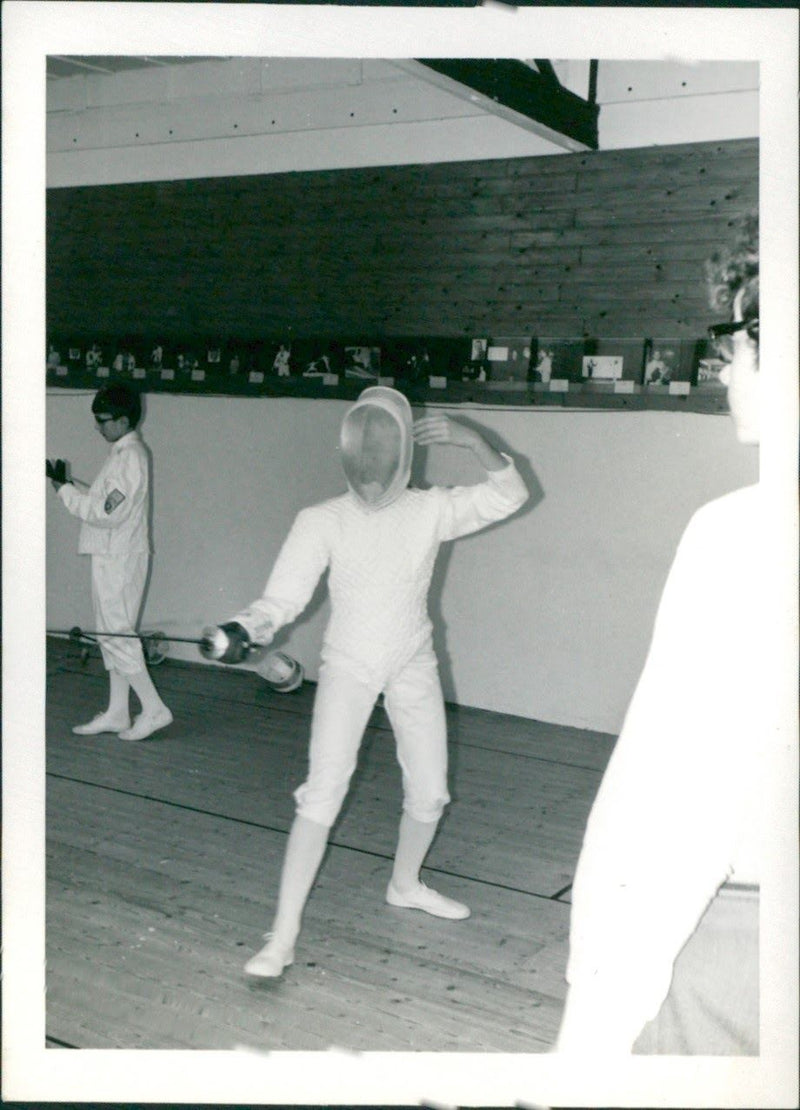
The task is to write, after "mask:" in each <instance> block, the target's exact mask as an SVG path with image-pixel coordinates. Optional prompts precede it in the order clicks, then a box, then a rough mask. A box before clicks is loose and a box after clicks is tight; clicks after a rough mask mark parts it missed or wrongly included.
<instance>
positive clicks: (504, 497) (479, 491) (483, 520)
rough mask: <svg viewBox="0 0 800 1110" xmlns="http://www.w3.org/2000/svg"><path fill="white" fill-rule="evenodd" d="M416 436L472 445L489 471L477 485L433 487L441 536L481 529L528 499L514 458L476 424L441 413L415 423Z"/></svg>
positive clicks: (421, 440) (426, 441) (427, 441)
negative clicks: (487, 437) (501, 449)
mask: <svg viewBox="0 0 800 1110" xmlns="http://www.w3.org/2000/svg"><path fill="white" fill-rule="evenodd" d="M414 440H415V442H416V443H418V444H419V445H420V446H428V445H429V444H434V443H438V444H443V445H451V446H453V447H466V448H469V450H471V451H472V453H473V454H474V455H475V456H476V457H477V459H478V461H479V462H480V463H481V464H482V466H483V467H484V468H485V469H486V471H487V478H486V481H484V482H480V483H478V484H477V485H474V486H456V487H454V488H451V489H443V488H440V489H437V490H433V491H431V492H432V493H434V494H435V495H437V496H438V497H439V498H440V500H441V502H442V504H441V510H440V520H441V524H440V532H439V538H440V539H441V540H454V539H457V538H458V537H459V536H466V535H469V533H470V532H478V531H480V529H481V528H485V527H487V525H489V524H494V523H496V522H497V521H499V520H504V519H505V517H507V516H510V515H511V514H512V513H515V512H516V511H517V509H519V508H520V507H521V506H522V505H524V504H525V502H526V501H527V500H528V497H529V493H528V489H527V486H526V485H525V483H524V482H523V480H522V478H521V477H520V474H519V471H518V470H517V468H516V466H515V465H514V460H513V459H512V458H511V456H510V455H506V454H505V453H504V452H502V451H496V450H495V449H494V447H492V446H491V444H489V443H487V441H486V440H485V439H484V438H483V436H482V435H481V434H480V432H478V431H477V430H476V429H475V428H470V427H468V426H467V425H465V424H461V423H459V422H458V421H457V420H450V419H449V418H448V417H447V416H445V415H444V414H441V413H437V414H436V415H435V416H424V417H422V418H421V419H420V420H417V421H416V422H415V423H414Z"/></svg>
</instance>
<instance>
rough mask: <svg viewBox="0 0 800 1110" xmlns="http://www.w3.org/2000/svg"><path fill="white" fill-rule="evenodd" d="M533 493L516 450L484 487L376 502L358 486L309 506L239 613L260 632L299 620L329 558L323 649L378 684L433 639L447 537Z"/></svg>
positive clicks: (472, 528)
mask: <svg viewBox="0 0 800 1110" xmlns="http://www.w3.org/2000/svg"><path fill="white" fill-rule="evenodd" d="M505 457H506V458H508V456H505ZM527 497H528V491H527V489H526V487H525V484H524V482H523V481H522V479H521V478H520V476H519V474H518V473H517V470H516V467H515V466H514V463H513V461H512V460H511V459H510V458H508V466H506V467H505V468H504V469H502V470H497V471H493V472H490V473H489V474H488V476H487V479H486V481H484V482H481V483H479V484H478V485H475V486H459V487H454V488H452V489H448V488H443V487H434V488H432V489H428V490H420V489H404V490H403V491H402V492H401V493H400V495H399V496H398V497H396V498H395V500H393V501H392V502H391V504H389V505H386V506H384V507H383V508H380V509H377V510H376V509H371V508H369V507H367V506H365V505H364V504H363V503H362V502H361V500H360V499H359V498H358V497H357V496H356V494H354V493H353V491H352V490H350V491H348V492H347V493H346V494H343V495H342V496H340V497H335V498H332V499H331V500H329V501H324V502H322V503H321V504H319V505H315V506H312V507H311V508H308V509H304V510H302V511H301V512H300V513H299V514H298V516H297V518H296V520H295V522H294V524H293V526H292V528H291V530H290V532H289V535H288V536H287V538H286V541H285V543H284V545H283V547H282V549H281V551H280V554H279V555H278V558H277V561H276V563H275V566H274V568H273V571H272V573H271V575H270V577H269V580H268V582H267V585H266V588H265V590H264V594H263V596H262V597H261V599H260V600H259V601H256V602H254V603H253V604H252V605H251V606H249V607H248V609H246V610H245V611H244V612H242V613H240V614H239V615H238V616H237V617H235V618H234V619H235V620H237V621H238V622H239V623H240V624H242V625H243V626H244V627H245V628H246V629H247V631H248V632H249V633H250V635H251V637H252V639H253V640H254V641H258V639H259V637H260V636H261V635H263V633H264V631H265V628H267V629H271V631H276V630H277V629H278V628H280V627H281V626H282V625H285V624H288V623H289V622H290V621H292V620H294V618H295V617H296V616H297V615H298V614H299V613H300V612H301V611H302V610H303V609H304V608H305V606H306V604H307V603H308V601H309V599H310V598H311V595H312V593H313V591H314V588H315V586H316V584H317V582H318V580H319V578H320V576H321V575H322V573H323V572H324V571H325V569H326V568H328V567H329V568H330V577H329V582H328V588H329V592H330V600H331V616H330V620H329V622H328V626H327V628H326V630H325V636H324V640H323V650H322V658H323V660H324V661H325V660H335V661H336V662H338V663H339V664H343V665H345V666H347V667H348V668H349V669H350V670H351V671H352V672H353V673H354V674H356V675H357V676H358V677H359V678H360V679H361V680H362V681H363V682H365V683H366V684H367V685H369V686H371V687H373V688H374V689H375V690H378V691H379V690H381V689H383V687H384V686H385V684H386V682H387V681H388V680H390V679H391V677H392V676H393V675H394V674H396V673H398V672H399V671H400V670H402V668H403V667H404V666H405V665H406V663H408V662H409V660H410V659H411V658H412V657H413V656H414V654H415V653H416V652H417V651H418V650H419V649H420V648H421V647H422V646H423V645H425V644H426V643H427V642H429V641H430V638H431V633H432V626H431V621H430V618H429V616H428V611H427V596H428V589H429V587H430V582H431V575H432V573H433V567H434V562H435V560H436V554H437V552H438V549H439V545H440V544H441V543H443V542H445V541H446V540H453V539H456V538H457V537H458V536H464V535H467V534H468V533H470V532H477V531H478V530H479V529H481V528H484V527H486V526H487V525H489V524H492V523H494V522H495V521H498V520H502V519H503V518H504V517H507V516H509V515H510V514H511V513H513V512H515V511H516V510H517V509H518V508H519V507H520V506H521V505H522V504H523V503H524V502H525V501H526V500H527Z"/></svg>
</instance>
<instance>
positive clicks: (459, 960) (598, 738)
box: [46, 638, 613, 1052]
mask: <svg viewBox="0 0 800 1110" xmlns="http://www.w3.org/2000/svg"><path fill="white" fill-rule="evenodd" d="M153 675H154V678H155V680H156V683H157V685H158V687H159V689H160V691H161V692H162V695H163V696H164V699H165V701H166V702H167V703H168V704H169V706H170V707H171V709H172V711H173V713H174V715H175V722H174V724H173V725H171V726H170V728H169V729H166V730H164V732H162V733H160V734H157V735H156V736H155V737H154V738H153V739H152V740H149V741H147V742H145V743H140V744H126V743H124V742H122V741H119V740H118V739H117V738H116V737H113V736H101V737H79V736H75V735H73V733H72V732H71V726H72V725H73V724H75V723H77V722H79V721H83V720H87V719H89V717H91V716H92V714H93V713H94V712H96V711H98V710H99V709H101V708H102V707H103V706H104V704H105V697H106V689H107V682H106V676H105V672H104V671H103V669H102V666H101V664H100V662H99V659H98V658H97V657H96V656H91V655H90V657H89V658H88V660H85V661H84V660H82V658H81V653H80V651H79V649H78V648H77V647H76V646H75V645H73V644H69V643H68V642H66V641H63V640H57V639H52V638H51V639H50V640H49V641H48V682H47V699H48V700H47V919H46V920H47V1027H46V1032H47V1038H48V1043H49V1044H51V1045H54V1046H64V1045H67V1046H73V1047H78V1048H150V1049H173V1048H200V1049H231V1048H235V1047H238V1046H243V1047H247V1048H257V1049H262V1050H264V1049H272V1050H281V1049H294V1050H318V1049H319V1050H321V1049H326V1048H329V1047H331V1046H337V1047H339V1048H343V1049H349V1050H361V1051H391V1050H402V1051H414V1050H426V1051H464V1052H486V1051H496V1052H538V1051H546V1050H547V1049H548V1048H549V1047H550V1045H551V1044H552V1042H553V1039H554V1036H555V1034H556V1031H557V1028H558V1022H559V1018H560V1014H561V1009H562V1006H563V1001H564V993H565V984H564V978H563V976H564V966H565V962H566V955H567V932H568V925H569V885H570V882H571V878H572V874H573V871H574V866H575V862H576V859H577V855H578V851H579V848H580V842H581V837H582V834H583V827H584V824H585V821H586V818H587V816H588V812H589V808H590V806H591V802H592V799H593V797H594V794H595V792H596V790H597V787H598V785H599V782H600V776H601V774H602V771H603V769H604V767H605V765H606V762H607V760H608V757H609V755H610V752H611V748H612V744H613V738H612V737H610V736H607V735H604V734H600V733H591V732H585V731H582V730H578V729H570V728H565V727H557V726H553V725H546V724H542V723H539V722H535V721H530V720H527V719H524V718H520V717H511V716H505V715H501V714H491V713H487V712H483V711H481V710H475V709H465V708H459V707H455V706H450V707H448V723H449V735H450V751H451V793H452V795H453V803H452V805H451V806H450V808H449V811H448V813H447V816H446V819H445V820H444V821H443V823H442V826H441V829H440V832H439V835H438V837H437V839H436V841H435V843H434V845H433V848H432V850H431V852H430V854H429V856H428V859H427V861H426V869H425V877H426V878H427V879H428V881H429V882H430V884H431V885H434V886H436V887H437V888H438V889H441V890H442V891H443V892H445V893H447V894H451V895H452V896H454V897H456V898H459V899H462V900H463V901H465V902H467V903H468V904H469V905H470V907H471V908H472V917H471V918H470V919H469V920H468V921H465V922H447V921H442V920H439V919H436V918H432V917H429V916H427V915H425V914H421V913H417V912H413V911H406V910H397V909H394V908H392V907H389V906H387V905H386V904H385V902H384V891H385V887H386V883H387V880H388V877H389V874H390V870H391V858H392V854H393V851H394V846H395V837H396V832H397V822H398V818H399V813H400V803H401V794H400V775H399V769H398V767H397V763H396V758H395V753H394V742H393V737H392V734H391V731H390V729H389V726H388V721H387V719H386V716H385V714H384V712H383V710H382V709H380V708H377V709H376V710H375V712H374V714H373V717H372V720H371V722H370V726H369V728H368V731H367V734H366V736H365V739H364V745H363V748H362V753H361V759H360V763H359V768H358V771H357V772H356V775H355V777H354V781H353V785H352V788H351V791H350V795H349V797H348V800H347V802H346V805H345V809H344V811H343V813H342V815H341V817H340V819H339V821H338V822H337V824H336V826H335V827H334V829H333V830H332V835H331V842H330V846H329V848H328V852H327V854H326V858H325V861H324V863H323V867H322V869H321V872H320V875H319V878H318V880H317V883H316V885H315V887H314V890H313V892H312V896H311V899H310V901H309V904H308V907H307V910H306V914H305V920H304V928H303V932H302V935H301V940H300V943H299V944H298V947H297V951H296V956H295V961H296V962H295V964H294V965H293V966H292V967H291V968H289V969H288V970H287V971H286V973H285V974H284V976H283V978H282V979H281V980H279V981H261V982H260V981H257V980H251V979H249V978H248V977H247V976H245V975H244V974H243V972H242V970H241V969H242V964H243V963H244V961H245V959H246V958H247V956H248V955H249V954H250V953H251V952H252V951H253V950H254V949H255V948H257V947H259V946H260V938H261V934H262V932H263V931H264V930H265V929H266V928H267V927H268V925H269V923H270V920H271V917H272V913H273V910H274V898H275V893H276V890H277V883H278V876H279V871H280V865H281V860H282V857H283V851H284V847H285V843H286V835H287V832H288V829H289V826H290V824H291V820H292V815H293V801H292V797H291V793H292V790H293V789H294V788H295V787H296V786H297V785H299V783H300V782H302V780H303V777H304V774H305V767H306V754H307V735H308V719H309V714H310V709H311V703H312V699H313V692H314V687H313V685H312V684H310V683H306V684H305V685H304V687H303V689H302V690H301V691H298V692H297V693H295V694H291V695H285V696H279V695H276V694H274V693H272V692H271V691H270V690H269V688H268V687H267V686H266V685H265V684H264V683H263V682H262V680H261V679H260V678H258V676H257V675H255V674H251V673H249V672H244V671H237V670H235V669H225V670H222V669H217V668H208V667H203V666H201V665H199V664H198V665H194V664H190V663H181V662H176V661H172V660H168V661H167V662H166V663H165V664H163V665H162V666H160V667H158V668H156V669H154V671H153Z"/></svg>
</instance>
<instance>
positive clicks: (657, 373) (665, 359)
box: [644, 339, 697, 386]
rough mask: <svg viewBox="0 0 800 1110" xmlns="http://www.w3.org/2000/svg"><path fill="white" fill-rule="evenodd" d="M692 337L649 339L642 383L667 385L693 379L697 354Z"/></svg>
mask: <svg viewBox="0 0 800 1110" xmlns="http://www.w3.org/2000/svg"><path fill="white" fill-rule="evenodd" d="M696 347H697V342H696V340H694V339H650V340H648V342H647V353H646V356H645V363H644V384H645V385H648V386H658V385H669V384H670V382H692V381H693V380H694V370H695V363H696V361H697V354H696V350H695V348H696Z"/></svg>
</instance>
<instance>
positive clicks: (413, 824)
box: [392, 813, 439, 893]
mask: <svg viewBox="0 0 800 1110" xmlns="http://www.w3.org/2000/svg"><path fill="white" fill-rule="evenodd" d="M438 827H439V822H438V821H416V820H415V819H414V818H413V817H409V815H408V814H407V813H404V814H403V816H402V817H401V818H400V832H399V835H398V837H397V851H396V852H395V854H394V868H393V870H392V886H393V887H394V888H395V890H397V891H399V892H400V893H406V892H407V891H409V890H412V889H413V888H414V887H415V886H416V885H417V883H418V882H419V871H420V868H421V867H422V863H423V860H424V859H425V857H426V856H427V854H428V849H429V848H430V846H431V843H432V842H433V838H434V836H435V835H436V830H437V828H438Z"/></svg>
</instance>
